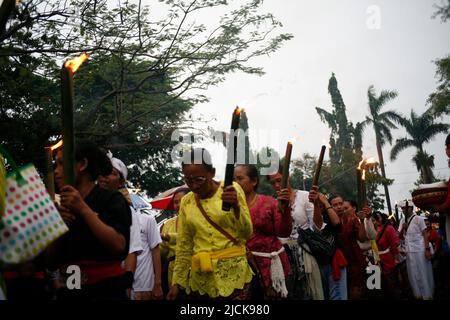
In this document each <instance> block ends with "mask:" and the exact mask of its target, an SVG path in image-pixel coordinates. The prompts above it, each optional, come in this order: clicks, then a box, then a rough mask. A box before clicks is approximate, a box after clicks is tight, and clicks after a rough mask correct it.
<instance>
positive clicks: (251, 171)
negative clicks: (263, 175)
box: [236, 164, 259, 190]
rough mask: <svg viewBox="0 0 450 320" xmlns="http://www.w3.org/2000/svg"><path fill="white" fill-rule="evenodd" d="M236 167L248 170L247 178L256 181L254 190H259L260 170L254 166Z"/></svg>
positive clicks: (241, 165) (239, 165)
mask: <svg viewBox="0 0 450 320" xmlns="http://www.w3.org/2000/svg"><path fill="white" fill-rule="evenodd" d="M236 167H244V168H245V169H246V170H247V176H248V177H249V178H250V179H251V180H253V181H255V180H256V185H255V187H254V188H253V190H257V189H258V186H259V174H258V168H257V167H256V166H255V165H254V164H238V165H237V166H236Z"/></svg>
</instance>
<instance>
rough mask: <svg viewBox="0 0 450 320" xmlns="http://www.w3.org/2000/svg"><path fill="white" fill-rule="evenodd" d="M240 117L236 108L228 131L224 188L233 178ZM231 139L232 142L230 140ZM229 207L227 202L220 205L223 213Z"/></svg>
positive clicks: (239, 110) (239, 112) (239, 111)
mask: <svg viewBox="0 0 450 320" xmlns="http://www.w3.org/2000/svg"><path fill="white" fill-rule="evenodd" d="M240 117H241V109H240V108H239V107H236V109H234V112H233V117H232V119H231V129H230V138H229V141H228V150H227V151H228V152H227V166H226V168H225V180H224V184H223V185H224V188H225V187H228V186H230V185H232V183H233V176H234V165H235V163H236V158H237V155H236V150H237V132H236V130H238V129H239V121H240ZM231 138H233V140H231ZM230 209H231V205H230V204H229V203H227V202H223V203H222V210H223V211H230Z"/></svg>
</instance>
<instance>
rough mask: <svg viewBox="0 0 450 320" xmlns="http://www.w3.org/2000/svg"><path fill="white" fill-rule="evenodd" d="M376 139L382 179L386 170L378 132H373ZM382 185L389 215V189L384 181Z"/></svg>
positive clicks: (390, 209)
mask: <svg viewBox="0 0 450 320" xmlns="http://www.w3.org/2000/svg"><path fill="white" fill-rule="evenodd" d="M375 135H376V140H377V153H378V161H380V169H381V175H382V176H383V179H386V172H385V171H384V159H383V150H382V149H381V143H380V141H379V139H378V134H377V133H375ZM383 187H384V193H385V195H386V203H387V207H388V212H389V215H391V214H392V208H391V197H390V196H389V189H388V185H387V184H386V182H385V181H383Z"/></svg>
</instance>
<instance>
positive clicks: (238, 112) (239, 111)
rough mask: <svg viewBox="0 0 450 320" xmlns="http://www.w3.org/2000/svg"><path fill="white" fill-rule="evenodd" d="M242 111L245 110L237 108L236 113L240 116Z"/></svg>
mask: <svg viewBox="0 0 450 320" xmlns="http://www.w3.org/2000/svg"><path fill="white" fill-rule="evenodd" d="M242 110H243V109H241V108H240V107H238V106H237V107H236V110H235V111H234V112H236V114H237V115H240V114H241V111H242Z"/></svg>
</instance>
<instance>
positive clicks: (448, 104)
mask: <svg viewBox="0 0 450 320" xmlns="http://www.w3.org/2000/svg"><path fill="white" fill-rule="evenodd" d="M435 63H436V66H437V70H436V76H437V77H438V79H439V84H438V87H437V89H436V92H433V93H432V94H430V96H429V98H428V103H430V104H431V106H430V108H429V109H428V112H429V113H431V114H432V115H433V116H435V117H439V116H442V115H449V114H450V55H447V57H445V58H442V59H439V60H436V61H435Z"/></svg>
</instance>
